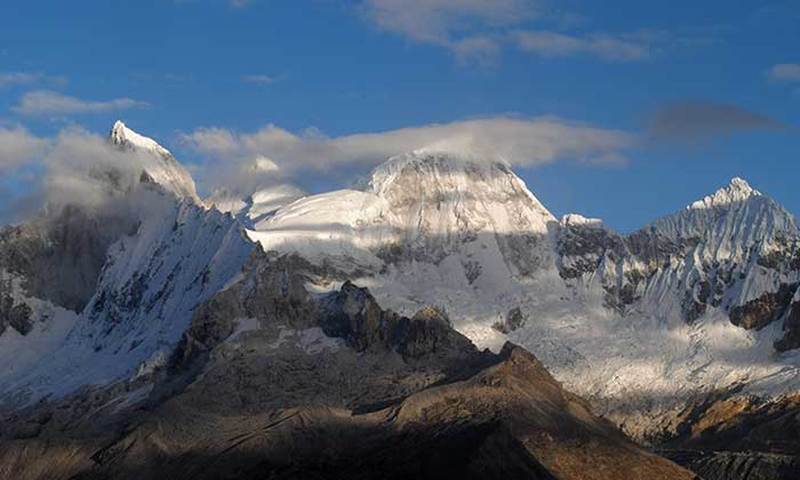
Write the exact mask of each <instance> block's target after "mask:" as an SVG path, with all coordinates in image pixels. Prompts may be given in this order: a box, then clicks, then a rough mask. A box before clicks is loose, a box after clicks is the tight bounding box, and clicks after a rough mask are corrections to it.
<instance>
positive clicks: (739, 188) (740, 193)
mask: <svg viewBox="0 0 800 480" xmlns="http://www.w3.org/2000/svg"><path fill="white" fill-rule="evenodd" d="M755 196H761V192H759V191H758V190H756V189H754V188H753V187H751V186H750V184H749V183H747V181H746V180H744V179H742V178H740V177H733V178H732V179H731V181H730V183H729V184H728V185H726V186H725V187H722V188H720V189H719V190H717V191H716V192H714V193H713V194H711V195H708V196H706V197H704V198H702V199H700V200H697V201H696V202H693V203H692V204H691V205H689V207H687V208H689V209H704V208H714V207H724V206H727V205H730V204H733V203H737V202H745V201H747V200H749V199H750V198H751V197H755Z"/></svg>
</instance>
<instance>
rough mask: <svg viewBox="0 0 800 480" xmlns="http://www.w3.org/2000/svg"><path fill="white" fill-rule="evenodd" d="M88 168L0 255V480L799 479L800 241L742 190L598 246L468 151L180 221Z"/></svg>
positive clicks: (147, 197)
mask: <svg viewBox="0 0 800 480" xmlns="http://www.w3.org/2000/svg"><path fill="white" fill-rule="evenodd" d="M109 145H111V147H112V148H113V149H115V151H119V152H123V153H124V154H125V155H124V156H125V158H128V157H130V158H131V159H135V162H134V163H132V164H127V165H119V166H116V165H114V164H108V163H104V164H103V165H98V166H96V167H92V168H89V169H88V171H87V172H86V173H85V175H86V176H87V178H91V179H92V181H93V182H95V183H96V184H97V185H100V186H101V187H102V190H103V192H105V197H104V198H105V201H104V202H102V203H100V204H92V205H90V206H87V205H81V204H71V203H67V204H53V205H48V206H47V208H45V209H44V210H43V211H42V212H41V213H40V214H38V215H37V216H35V217H34V218H32V219H30V220H28V221H26V222H24V223H21V224H18V225H14V226H7V227H4V228H3V229H2V230H1V231H0V358H1V359H2V360H3V362H4V364H5V365H6V368H5V369H4V370H3V371H0V413H2V415H3V416H4V421H3V423H2V427H0V475H4V476H5V477H6V478H161V477H163V476H171V477H175V478H317V477H318V478H376V477H378V476H380V477H383V478H408V477H412V476H413V477H422V478H428V477H431V478H432V477H433V476H442V475H459V476H464V477H470V478H471V477H478V476H483V477H486V476H489V477H494V476H500V475H504V476H507V477H512V478H565V479H566V478H598V479H601V478H700V477H702V478H706V479H716V478H720V479H722V478H733V479H779V478H796V474H797V472H800V441H799V440H798V439H799V438H800V436H799V435H798V432H800V420H798V418H800V375H798V373H800V230H799V229H798V226H797V224H796V220H795V217H794V216H793V215H792V214H791V213H789V212H788V211H786V210H785V209H784V208H783V207H781V206H780V205H779V204H777V203H776V202H775V201H774V200H772V199H770V198H769V197H768V196H766V195H764V194H762V193H761V192H759V191H757V190H756V189H754V188H752V187H751V186H750V185H749V184H748V183H747V182H746V181H745V180H743V179H740V178H734V179H732V180H731V181H730V183H729V184H728V185H725V186H723V187H722V188H720V189H719V190H718V191H716V192H714V193H712V194H710V195H708V196H707V197H705V198H702V199H699V200H697V201H694V202H692V203H690V204H689V205H688V206H687V207H686V208H684V209H682V210H680V211H678V212H676V213H674V214H672V215H668V216H666V217H663V218H660V219H657V220H655V221H654V222H652V223H651V224H649V225H647V226H645V227H643V228H641V229H639V230H637V231H635V232H632V233H629V234H621V233H618V232H615V231H614V230H613V229H611V228H609V227H607V226H606V225H604V224H603V222H602V221H601V220H598V219H591V218H585V217H584V216H581V215H579V214H570V215H565V216H563V217H562V218H560V219H559V218H556V217H555V216H554V215H553V214H552V213H550V212H549V211H548V210H547V208H546V207H545V206H544V205H543V204H542V203H541V202H540V201H539V200H538V199H537V198H536V197H535V195H534V194H533V193H532V192H531V191H530V190H529V189H528V188H527V186H526V185H525V183H524V182H523V181H522V179H520V178H519V177H518V176H517V175H516V174H515V173H514V172H513V169H512V167H511V165H510V164H509V163H508V162H506V161H505V160H504V159H503V158H501V157H499V156H492V155H488V154H486V153H485V152H481V153H477V152H470V151H454V150H448V149H442V148H437V147H428V148H423V149H419V150H415V151H413V152H409V153H405V154H402V155H399V156H396V157H393V158H391V159H388V160H387V161H386V162H385V163H383V164H382V165H380V166H379V167H377V168H376V169H375V170H374V171H373V172H372V173H371V175H370V176H369V178H368V180H367V181H365V182H362V184H361V185H360V186H358V187H357V188H352V189H345V190H338V191H333V192H328V193H323V194H317V195H306V194H304V193H303V192H302V191H300V190H299V189H297V188H295V187H291V186H286V185H280V186H277V187H276V186H269V187H264V188H254V189H253V191H250V192H232V191H218V192H215V193H214V194H213V195H212V196H211V197H209V198H207V199H205V200H203V199H201V198H200V197H199V195H198V193H197V189H196V187H195V184H194V181H193V180H192V177H191V175H190V174H189V172H188V171H187V170H186V169H185V168H184V167H183V166H182V165H181V164H180V163H179V162H178V161H177V160H176V159H175V158H174V156H173V155H172V154H171V153H170V152H169V150H167V149H165V148H164V147H162V146H160V145H159V144H158V143H156V142H155V141H154V140H152V139H149V138H147V137H145V136H143V135H140V134H138V133H136V132H134V131H133V130H131V129H130V128H128V127H127V126H126V125H124V124H123V123H122V122H117V123H115V124H114V126H113V128H112V130H111V133H110V135H109ZM266 161H267V159H264V160H263V162H266ZM263 162H262V163H263ZM256 167H259V164H256ZM262 167H263V165H262ZM259 168H260V167H259ZM634 200H635V199H632V201H634ZM664 457H668V458H670V459H671V460H667V459H666V458H664ZM412 458H413V459H415V460H414V461H412V462H409V461H408V460H409V459H412ZM676 462H677V463H676ZM678 464H681V465H682V466H679V465H678ZM692 472H694V473H692ZM167 474H169V475H167Z"/></svg>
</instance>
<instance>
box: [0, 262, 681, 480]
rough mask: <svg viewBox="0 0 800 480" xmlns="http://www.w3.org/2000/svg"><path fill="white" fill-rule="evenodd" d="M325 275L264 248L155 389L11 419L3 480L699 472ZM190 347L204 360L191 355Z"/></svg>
mask: <svg viewBox="0 0 800 480" xmlns="http://www.w3.org/2000/svg"><path fill="white" fill-rule="evenodd" d="M318 274H319V272H318V271H315V270H314V268H313V267H312V268H309V266H308V264H307V263H306V262H303V261H301V260H299V259H297V258H292V257H270V256H268V255H264V254H256V255H255V256H253V257H252V258H251V260H250V261H249V263H248V266H247V268H246V273H245V278H244V279H242V281H241V282H239V283H237V284H236V286H234V287H232V288H230V289H228V290H225V291H223V292H221V293H219V294H217V295H216V296H215V297H213V298H211V299H209V300H208V301H207V302H205V303H204V304H203V305H202V306H201V307H200V308H199V309H198V310H197V312H196V314H195V317H194V319H193V321H192V326H191V327H190V328H189V330H188V331H187V337H186V338H187V339H186V341H184V342H182V345H184V348H183V353H184V355H181V356H179V357H178V358H176V359H175V360H176V361H175V362H174V363H173V367H172V369H171V370H170V369H169V368H167V367H164V368H165V369H164V370H162V374H160V375H161V376H160V378H161V379H162V380H160V381H159V382H157V384H156V386H155V387H154V388H153V389H151V390H146V391H145V393H144V395H139V396H137V395H136V394H135V392H137V390H136V387H135V384H134V383H131V384H129V385H130V386H128V387H123V386H118V387H115V388H116V391H112V390H113V389H111V390H109V389H105V390H101V391H100V392H95V393H92V394H90V395H89V398H94V399H96V400H94V401H87V399H86V396H84V395H81V394H78V395H76V396H73V397H71V398H68V399H65V400H64V401H62V402H57V403H54V404H51V405H43V406H40V407H38V408H37V409H36V410H35V411H34V412H35V413H34V412H31V413H29V415H28V417H27V418H35V419H36V420H35V422H36V423H35V424H33V425H35V426H36V428H34V429H31V427H32V423H31V420H14V419H12V420H10V421H7V422H4V430H3V437H4V440H3V441H2V442H1V443H0V475H2V476H5V477H9V478H12V477H13V478H19V479H38V478H82V479H95V478H97V479H100V478H103V479H105V478H114V479H126V478H130V479H133V478H136V479H147V478H165V477H169V478H187V479H188V478H193V479H197V478H199V479H202V478H209V479H211V478H239V479H249V478H252V479H255V478H265V477H267V478H365V479H366V478H377V477H380V478H397V479H400V478H441V477H442V476H453V475H456V476H459V477H463V478H487V477H489V478H496V477H498V476H500V475H503V476H505V477H507V478H526V479H530V478H536V479H554V478H558V479H573V478H574V479H577V478H581V479H611V478H631V479H637V478H641V479H660V478H663V479H680V478H687V479H689V478H695V477H694V475H693V474H691V473H689V472H688V471H686V470H684V469H682V468H681V467H678V466H677V465H675V464H673V463H671V462H669V461H667V460H664V459H663V458H660V457H657V456H655V455H653V454H650V453H647V452H645V451H643V450H641V449H640V448H639V447H637V446H635V445H634V444H633V443H631V442H629V441H628V440H627V439H626V438H625V437H624V436H623V435H622V434H621V433H620V432H619V431H618V430H616V429H615V428H614V427H613V426H612V425H611V424H610V423H608V422H606V421H603V420H600V419H598V418H597V417H595V416H593V415H592V414H591V412H590V410H589V408H588V405H587V404H586V402H584V401H583V400H581V399H580V398H578V397H576V396H574V395H572V394H570V393H568V392H566V391H564V390H563V389H562V388H561V386H560V385H559V384H558V383H557V382H556V381H555V380H554V379H553V378H552V377H551V376H550V375H549V373H548V372H547V371H546V370H545V369H544V367H543V366H542V364H541V363H540V362H539V361H538V360H536V358H535V357H533V356H532V355H531V354H529V353H528V352H526V351H524V350H523V349H521V348H520V347H517V346H514V345H511V344H508V345H506V346H505V347H504V348H503V350H502V351H501V352H500V353H499V354H496V355H495V354H491V353H489V352H479V351H478V350H477V349H475V348H474V346H472V345H471V344H470V343H469V341H468V340H467V339H466V338H464V337H463V336H461V335H459V334H458V333H457V332H455V331H454V330H452V328H450V327H449V322H448V320H447V318H446V317H445V316H444V315H443V314H442V312H440V311H437V310H435V309H426V310H423V311H421V312H420V313H419V315H417V316H416V317H415V318H404V317H400V316H397V315H396V314H393V313H392V312H389V311H385V310H382V309H381V308H380V307H378V306H377V305H376V304H375V301H374V299H373V298H372V296H371V295H370V294H369V292H368V291H366V290H365V289H361V288H358V287H357V286H355V285H353V284H350V283H345V284H344V285H343V286H342V288H341V289H340V290H338V291H337V292H334V293H332V294H328V295H324V296H323V297H317V296H315V295H311V294H309V293H308V292H307V291H305V289H304V288H303V285H304V284H305V282H306V281H307V280H308V279H309V278H313V277H314V276H316V275H318ZM264 294H266V296H267V297H266V298H264ZM225 312H228V313H234V314H237V315H239V314H241V315H255V318H250V319H248V318H246V317H243V318H234V319H233V321H231V317H230V316H229V315H227V314H226V313H225ZM325 329H328V330H329V331H336V332H337V333H338V334H339V335H341V336H340V337H329V336H327V335H325V333H324V331H325ZM188 337H191V340H188ZM189 344H193V345H195V347H192V348H199V347H197V346H199V345H202V351H203V354H202V355H198V354H195V355H186V354H185V353H186V352H188V351H189V350H190V349H189V347H188V345H189ZM180 351H181V349H179V352H180ZM195 351H198V350H197V349H195ZM178 360H180V361H178ZM191 365H194V367H195V368H194V371H192V368H190V366H191ZM198 365H199V370H198V368H197V367H198ZM168 371H169V372H171V373H167V372H168ZM158 375H159V374H157V376H158ZM181 375H184V376H186V375H189V377H186V378H187V380H186V383H185V384H184V386H182V387H181V388H180V389H178V390H174V389H173V390H169V391H170V393H169V394H167V395H166V397H165V396H164V392H165V387H163V385H166V384H169V383H170V382H174V379H175V378H177V377H180V376H181ZM120 392H128V393H123V394H122V395H120ZM147 392H150V393H147ZM76 405H82V406H83V407H82V408H76V407H75V406H76ZM142 405H147V406H148V407H147V408H146V409H142V408H139V407H141V406H142ZM52 412H57V413H52ZM63 412H72V414H71V415H69V416H68V418H69V420H68V422H69V424H71V427H70V428H68V429H66V430H65V429H64V428H63V427H64V422H65V419H64V418H63V416H64V413H63ZM126 425H129V426H128V427H126Z"/></svg>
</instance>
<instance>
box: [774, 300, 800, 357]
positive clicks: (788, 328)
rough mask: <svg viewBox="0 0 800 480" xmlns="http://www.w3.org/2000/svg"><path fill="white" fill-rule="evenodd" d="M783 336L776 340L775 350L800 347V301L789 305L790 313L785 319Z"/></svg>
mask: <svg viewBox="0 0 800 480" xmlns="http://www.w3.org/2000/svg"><path fill="white" fill-rule="evenodd" d="M783 331H784V334H783V338H781V339H780V340H778V341H776V342H775V350H777V351H779V352H785V351H787V350H793V349H795V348H800V302H794V303H792V305H791V306H790V307H789V313H788V314H787V315H786V319H785V320H784V321H783Z"/></svg>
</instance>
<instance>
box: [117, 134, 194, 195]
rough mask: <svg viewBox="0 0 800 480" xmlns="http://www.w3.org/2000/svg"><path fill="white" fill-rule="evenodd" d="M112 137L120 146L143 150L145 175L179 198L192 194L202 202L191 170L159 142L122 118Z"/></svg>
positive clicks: (143, 174) (139, 151) (138, 151)
mask: <svg viewBox="0 0 800 480" xmlns="http://www.w3.org/2000/svg"><path fill="white" fill-rule="evenodd" d="M109 141H110V142H111V144H113V145H117V146H119V147H120V148H124V149H128V150H130V151H133V152H137V153H142V154H143V155H139V156H138V158H139V159H140V160H141V162H142V169H143V172H142V179H146V180H147V181H152V182H153V183H157V184H159V185H161V186H162V187H164V188H165V189H166V190H168V191H170V192H172V193H173V194H175V195H176V196H177V197H179V198H190V199H192V200H193V201H194V202H195V203H197V204H199V205H201V204H202V200H200V197H199V196H198V195H197V188H196V187H195V184H194V180H193V179H192V176H191V175H190V174H189V171H188V170H186V168H184V166H183V165H181V164H180V163H179V162H178V161H177V160H176V159H175V157H174V156H173V155H172V153H170V151H169V150H167V149H166V148H164V147H162V146H161V145H160V144H159V143H158V142H156V141H155V140H153V139H152V138H149V137H146V136H144V135H141V134H139V133H137V132H136V131H134V130H132V129H131V128H129V127H128V126H127V125H125V123H123V122H122V121H121V120H117V121H116V122H114V125H113V126H112V127H111V132H110V133H109Z"/></svg>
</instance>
